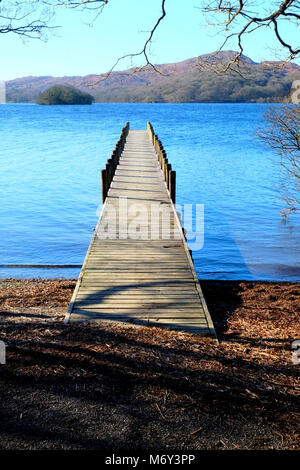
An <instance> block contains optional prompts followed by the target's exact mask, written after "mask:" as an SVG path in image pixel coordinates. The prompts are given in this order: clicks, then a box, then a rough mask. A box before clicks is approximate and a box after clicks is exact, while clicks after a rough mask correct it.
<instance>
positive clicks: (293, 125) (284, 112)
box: [258, 104, 300, 216]
mask: <svg viewBox="0 0 300 470" xmlns="http://www.w3.org/2000/svg"><path fill="white" fill-rule="evenodd" d="M264 119H265V122H266V125H265V126H264V128H262V129H260V130H259V131H258V136H259V137H260V139H262V140H263V141H264V142H265V143H266V144H267V145H268V146H269V147H270V148H272V149H273V150H275V152H276V153H278V154H279V155H280V157H281V165H282V167H283V168H284V170H285V177H284V180H283V182H282V190H283V192H284V197H283V198H284V200H285V202H286V204H287V207H286V208H285V209H284V210H283V211H282V215H284V216H286V215H289V214H291V213H292V212H296V211H300V105H299V104H298V105H291V104H287V105H283V106H274V107H272V108H270V109H269V110H268V111H267V113H266V114H265V116H264Z"/></svg>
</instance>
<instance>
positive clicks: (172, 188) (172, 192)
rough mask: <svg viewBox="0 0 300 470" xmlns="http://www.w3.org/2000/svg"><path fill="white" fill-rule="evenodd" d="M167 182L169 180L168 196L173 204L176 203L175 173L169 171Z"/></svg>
mask: <svg viewBox="0 0 300 470" xmlns="http://www.w3.org/2000/svg"><path fill="white" fill-rule="evenodd" d="M169 180H170V183H169V184H170V189H169V191H170V196H171V199H172V202H173V204H175V203H176V171H174V170H171V171H170V173H169Z"/></svg>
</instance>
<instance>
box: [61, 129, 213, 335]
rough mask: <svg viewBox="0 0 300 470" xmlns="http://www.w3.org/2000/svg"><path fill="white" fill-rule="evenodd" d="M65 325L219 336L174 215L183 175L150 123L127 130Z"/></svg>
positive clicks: (107, 173) (109, 171) (106, 173)
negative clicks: (91, 323) (119, 325)
mask: <svg viewBox="0 0 300 470" xmlns="http://www.w3.org/2000/svg"><path fill="white" fill-rule="evenodd" d="M101 178H102V200H103V207H102V212H101V215H100V217H99V221H98V224H97V226H96V228H95V230H94V234H93V237H92V240H91V243H90V246H89V248H88V251H87V254H86V257H85V260H84V263H83V266H82V269H81V272H80V275H79V278H78V281H77V284H76V287H75V290H74V294H73V296H72V299H71V302H70V305H69V309H68V312H67V314H66V318H65V322H66V323H68V322H75V321H84V320H97V321H106V320H108V321H120V322H131V323H135V324H140V325H151V326H159V327H169V328H172V329H180V330H182V331H187V332H192V333H198V334H205V335H212V336H215V330H214V326H213V323H212V320H211V317H210V314H209V312H208V309H207V306H206V303H205V299H204V297H203V294H202V291H201V287H200V285H199V282H198V279H197V276H196V273H195V269H194V265H193V261H192V257H191V253H190V251H189V248H188V246H187V243H186V240H185V236H184V231H183V228H182V226H181V222H180V220H179V217H178V214H177V213H176V209H175V206H174V204H175V197H176V173H175V171H173V170H172V167H171V164H170V163H169V162H168V159H167V156H166V152H165V150H164V148H163V146H162V144H161V142H160V140H159V139H158V137H157V135H156V134H155V133H154V130H153V127H152V125H151V124H150V123H148V124H147V130H129V123H127V124H126V125H125V127H124V128H123V130H122V133H121V136H120V139H119V141H118V143H117V145H116V148H115V150H114V151H113V153H112V156H111V158H110V159H109V160H108V162H107V165H106V168H105V169H104V170H102V172H101Z"/></svg>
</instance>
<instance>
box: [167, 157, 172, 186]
mask: <svg viewBox="0 0 300 470" xmlns="http://www.w3.org/2000/svg"><path fill="white" fill-rule="evenodd" d="M171 170H172V165H171V163H168V164H167V171H166V183H167V188H168V190H169V191H170V178H169V176H170V171H171Z"/></svg>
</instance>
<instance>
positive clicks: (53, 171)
mask: <svg viewBox="0 0 300 470" xmlns="http://www.w3.org/2000/svg"><path fill="white" fill-rule="evenodd" d="M265 107H266V105H261V104H96V105H92V106H70V107H69V106H66V107H64V106H49V107H47V106H45V107H42V106H41V107H39V106H37V105H29V104H27V105H26V104H24V105H20V104H16V105H13V104H10V105H1V106H0V139H1V147H0V160H1V166H0V187H1V205H0V263H1V264H10V263H11V264H81V263H82V261H83V259H84V256H85V252H86V250H87V247H88V245H89V242H90V239H91V236H92V230H93V228H94V227H95V225H96V222H97V218H98V216H97V215H96V210H97V207H98V205H99V203H100V200H101V187H100V169H101V168H103V167H104V165H105V162H106V160H107V158H108V157H109V156H110V154H111V151H112V149H113V148H114V146H115V143H116V140H117V138H118V136H119V133H120V130H121V128H122V127H123V125H124V123H125V122H126V121H127V120H128V121H130V123H131V127H132V128H137V129H139V128H140V129H142V128H145V126H146V121H147V120H150V121H151V122H152V124H153V126H154V129H155V130H156V132H157V133H158V134H159V137H160V139H161V140H162V142H163V143H164V146H165V148H166V151H167V153H168V157H169V161H170V162H171V163H172V166H173V168H174V169H175V170H177V202H178V203H180V204H182V203H195V204H196V203H202V204H205V243H204V247H203V249H202V250H200V251H197V252H194V254H193V256H194V260H195V267H196V270H197V273H198V275H199V277H200V278H204V279H265V280H297V281H300V256H299V253H300V216H299V215H296V216H292V217H291V218H290V220H289V221H288V222H285V221H284V220H282V218H281V216H280V214H279V211H280V209H281V208H282V205H283V201H282V200H281V199H280V195H279V188H280V179H281V177H282V174H281V171H282V170H281V168H280V165H279V158H278V157H277V156H276V155H274V154H272V153H271V152H270V151H269V150H268V149H266V148H264V147H263V145H262V144H261V143H260V142H259V141H258V140H257V138H256V137H255V130H256V127H257V126H258V125H259V123H260V121H261V116H262V114H263V112H264V110H265ZM78 273H79V269H64V270H61V269H60V270H53V269H52V270H40V269H30V270H29V269H4V268H2V269H1V268H0V276H1V277H33V276H36V277H74V276H77V275H78Z"/></svg>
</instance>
